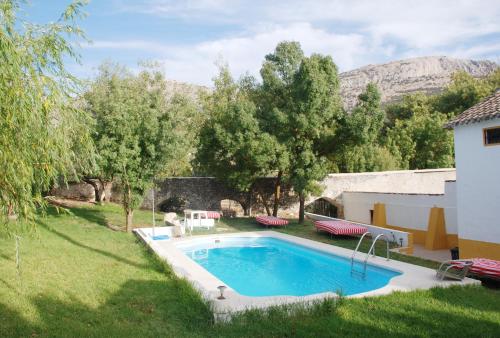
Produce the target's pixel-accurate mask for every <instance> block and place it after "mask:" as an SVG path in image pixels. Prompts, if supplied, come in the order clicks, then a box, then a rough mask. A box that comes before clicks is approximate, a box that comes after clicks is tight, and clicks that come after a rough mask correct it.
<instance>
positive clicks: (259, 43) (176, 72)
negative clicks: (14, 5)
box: [22, 0, 500, 86]
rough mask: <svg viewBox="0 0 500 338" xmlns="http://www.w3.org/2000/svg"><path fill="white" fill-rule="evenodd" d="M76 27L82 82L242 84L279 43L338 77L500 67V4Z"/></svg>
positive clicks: (335, 7)
mask: <svg viewBox="0 0 500 338" xmlns="http://www.w3.org/2000/svg"><path fill="white" fill-rule="evenodd" d="M69 3H70V1H66V0H31V2H30V3H29V4H28V5H27V6H24V7H23V13H22V16H23V18H24V19H25V20H27V21H30V22H36V23H47V22H50V21H56V20H57V19H58V18H59V16H60V13H61V12H62V11H63V10H64V8H65V7H66V6H67V5H68V4H69ZM84 11H85V12H86V13H87V16H86V18H84V19H82V20H80V21H79V26H80V27H81V28H83V30H84V31H85V33H86V35H87V38H88V39H90V42H84V41H81V43H80V44H79V45H80V46H79V47H78V49H77V50H78V52H79V53H80V54H81V65H79V64H76V63H75V62H73V61H68V63H67V66H68V68H69V69H70V70H71V71H72V72H73V73H74V74H75V75H77V76H80V77H85V78H90V77H93V76H95V75H96V74H97V68H98V66H99V65H100V64H101V63H102V62H103V61H110V60H111V61H115V62H118V63H120V64H123V65H126V66H127V67H129V68H130V69H132V70H137V69H138V62H140V61H156V62H159V63H160V64H161V65H162V67H163V68H164V71H165V73H166V76H167V77H168V78H169V79H173V80H177V81H182V82H189V83H194V84H199V85H206V86H210V85H211V83H212V79H213V77H214V76H215V75H216V73H217V66H216V64H219V63H221V62H224V63H227V64H228V65H229V67H230V69H231V72H232V73H233V75H234V76H235V77H236V78H237V77H239V76H240V75H242V74H244V73H247V72H248V73H249V74H252V75H255V76H257V77H258V74H259V69H260V67H261V65H262V61H263V59H264V56H265V55H266V54H269V53H271V52H272V51H273V50H274V48H275V46H276V44H277V43H278V42H280V41H282V40H294V41H299V42H300V44H301V46H302V48H303V50H304V52H305V53H306V55H310V54H311V53H321V54H327V55H331V56H332V58H333V60H334V61H335V63H336V64H337V66H338V67H339V70H340V71H347V70H351V69H354V68H358V67H361V66H365V65H368V64H377V63H384V62H389V61H394V60H400V59H405V58H411V57H418V56H431V55H446V56H451V57H456V58H467V59H476V60H483V59H488V60H492V61H495V62H497V63H500V1H499V0H467V1H465V0H464V1H462V0H434V1H430V0H419V1H411V0H400V1H389V0H350V1H349V0H344V1H340V0H329V1H326V0H317V1H306V0H302V1H300V0H289V1H261V0H254V1H238V0H233V1H229V0H199V1H194V0H185V1H170V0H135V1H134V0H93V1H90V2H89V4H88V5H87V6H86V7H85V8H84Z"/></svg>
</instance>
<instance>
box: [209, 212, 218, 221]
mask: <svg viewBox="0 0 500 338" xmlns="http://www.w3.org/2000/svg"><path fill="white" fill-rule="evenodd" d="M207 217H208V219H216V220H217V222H218V221H219V220H220V213H219V212H217V211H207Z"/></svg>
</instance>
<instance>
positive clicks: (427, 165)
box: [388, 113, 454, 169]
mask: <svg viewBox="0 0 500 338" xmlns="http://www.w3.org/2000/svg"><path fill="white" fill-rule="evenodd" d="M447 120H448V118H447V116H446V115H444V114H441V113H429V114H415V115H413V116H412V118H410V119H409V120H398V121H396V126H395V127H394V128H393V129H391V130H390V131H389V134H388V144H389V147H390V149H392V150H393V153H394V154H395V155H396V157H398V158H399V159H400V166H401V167H402V168H405V169H431V168H449V167H452V166H453V164H454V159H453V135H452V133H451V132H450V131H449V130H446V129H444V128H443V125H444V124H445V123H446V121H447Z"/></svg>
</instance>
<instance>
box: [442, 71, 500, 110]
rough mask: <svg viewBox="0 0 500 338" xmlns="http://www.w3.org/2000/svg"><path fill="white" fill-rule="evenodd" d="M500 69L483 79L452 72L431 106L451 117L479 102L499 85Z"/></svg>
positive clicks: (464, 73)
mask: <svg viewBox="0 0 500 338" xmlns="http://www.w3.org/2000/svg"><path fill="white" fill-rule="evenodd" d="M499 80H500V69H497V70H496V71H495V72H493V73H492V74H491V75H490V76H488V77H486V78H484V79H476V78H474V77H472V75H470V74H468V73H466V72H464V71H463V72H457V73H455V74H453V77H452V81H451V83H450V84H449V85H448V87H446V89H445V91H444V92H443V93H442V94H440V95H437V96H436V97H435V99H436V100H435V103H434V104H433V108H434V109H435V110H436V111H439V112H441V113H445V114H447V115H448V117H449V118H452V117H454V116H456V115H458V114H460V113H462V112H463V111H464V110H466V109H468V108H470V107H472V106H473V105H475V104H476V103H479V101H481V100H482V99H484V98H485V97H486V96H488V95H490V94H491V93H493V92H494V91H495V90H496V89H497V88H498V86H499V85H500V81H499Z"/></svg>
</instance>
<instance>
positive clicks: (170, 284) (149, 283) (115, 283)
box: [0, 205, 500, 337]
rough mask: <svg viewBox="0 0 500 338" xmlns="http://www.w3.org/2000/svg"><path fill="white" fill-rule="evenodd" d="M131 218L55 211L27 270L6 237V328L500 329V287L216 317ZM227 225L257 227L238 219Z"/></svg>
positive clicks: (78, 332) (24, 247) (114, 331)
mask: <svg viewBox="0 0 500 338" xmlns="http://www.w3.org/2000/svg"><path fill="white" fill-rule="evenodd" d="M151 216H152V215H151V213H150V212H145V211H138V212H136V214H135V217H136V222H138V223H141V224H142V225H144V226H146V225H148V224H150V223H151ZM160 218H161V215H158V219H159V220H160ZM123 220H124V219H123V216H122V214H121V210H120V208H119V207H118V206H116V205H105V206H96V207H81V208H74V209H72V214H71V215H68V214H59V215H58V214H55V213H54V212H53V211H51V212H50V213H49V215H48V216H47V217H46V218H44V219H41V220H40V221H39V227H38V231H37V232H36V233H35V234H34V235H31V236H24V237H23V239H22V240H21V269H20V273H19V274H18V271H17V270H16V266H15V244H14V241H13V239H0V336H2V337H4V336H5V337H84V336H85V337H87V336H91V337H207V336H209V337H292V336H295V337H332V336H360V337H361V336H363V337H366V336H372V337H382V336H385V337H387V336H395V337H416V336H428V337H431V336H432V337H436V336H443V337H444V336H460V337H465V336H467V337H473V336H476V337H494V336H498V333H499V332H500V292H499V291H498V290H493V289H488V288H484V287H481V286H475V287H464V288H463V287H453V288H448V289H431V290H426V291H416V292H409V293H393V294H391V295H389V296H383V297H374V298H366V299H342V300H341V301H340V302H338V303H334V302H332V301H327V302H323V303H319V304H317V305H316V306H314V307H312V308H308V309H305V308H303V307H301V306H295V307H292V308H273V309H271V310H269V311H264V312H263V311H249V312H247V313H245V314H242V315H239V316H237V317H236V318H234V319H233V321H232V322H230V323H227V324H220V323H219V324H215V323H213V321H212V315H211V311H210V306H209V305H207V304H206V303H205V302H204V301H203V300H202V299H201V297H200V296H199V295H198V294H197V293H196V292H195V291H194V290H193V289H192V287H191V286H190V285H189V283H187V282H186V281H184V280H181V279H179V278H177V277H175V276H174V275H173V274H172V272H171V270H170V268H169V267H168V266H167V265H166V264H164V263H162V262H160V261H159V260H157V259H156V258H155V257H154V255H153V254H151V253H150V252H149V251H148V250H147V249H146V248H145V247H144V246H143V245H142V244H141V243H140V242H138V241H137V239H136V238H135V237H134V236H133V235H130V234H126V233H123V232H119V231H113V230H110V229H109V228H108V227H107V226H106V225H107V224H113V225H115V226H122V225H123ZM218 229H219V231H223V232H228V231H248V230H255V229H257V226H256V225H255V224H254V223H253V222H252V221H250V220H248V219H230V220H227V221H224V222H221V223H220V224H219V226H218ZM280 231H284V232H287V233H290V234H293V235H298V236H302V237H307V238H311V239H314V240H320V241H323V242H326V243H331V244H335V245H341V246H345V247H352V246H353V245H355V242H356V241H355V240H348V239H347V240H346V239H341V240H331V239H330V238H329V237H328V236H325V235H322V234H317V233H316V232H315V231H314V230H313V229H312V227H311V225H307V226H302V225H297V224H295V223H292V224H291V225H290V226H289V227H288V228H287V229H280ZM379 252H381V251H380V250H379ZM398 258H400V257H398ZM414 263H419V264H423V265H426V264H429V262H425V261H418V260H416V261H414Z"/></svg>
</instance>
